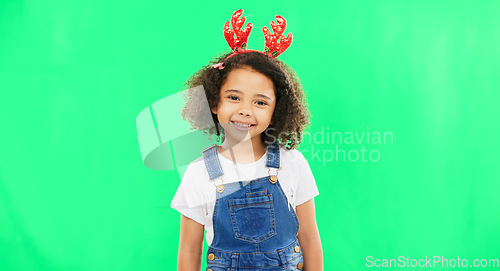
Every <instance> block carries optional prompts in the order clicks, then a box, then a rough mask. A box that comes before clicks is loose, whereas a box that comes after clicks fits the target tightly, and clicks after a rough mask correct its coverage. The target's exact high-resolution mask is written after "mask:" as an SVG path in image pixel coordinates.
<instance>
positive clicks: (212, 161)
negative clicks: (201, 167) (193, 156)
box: [201, 144, 224, 180]
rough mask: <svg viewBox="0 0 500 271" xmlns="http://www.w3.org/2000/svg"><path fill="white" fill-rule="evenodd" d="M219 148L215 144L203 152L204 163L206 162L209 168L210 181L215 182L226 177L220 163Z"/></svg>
mask: <svg viewBox="0 0 500 271" xmlns="http://www.w3.org/2000/svg"><path fill="white" fill-rule="evenodd" d="M217 147H218V145H217V144H214V145H212V146H210V147H208V148H206V149H204V150H203V151H202V152H201V153H203V161H204V162H205V167H206V168H207V172H208V176H209V177H210V180H215V179H217V178H219V177H220V176H222V175H224V172H223V171H222V166H221V164H220V161H219V156H218V151H217Z"/></svg>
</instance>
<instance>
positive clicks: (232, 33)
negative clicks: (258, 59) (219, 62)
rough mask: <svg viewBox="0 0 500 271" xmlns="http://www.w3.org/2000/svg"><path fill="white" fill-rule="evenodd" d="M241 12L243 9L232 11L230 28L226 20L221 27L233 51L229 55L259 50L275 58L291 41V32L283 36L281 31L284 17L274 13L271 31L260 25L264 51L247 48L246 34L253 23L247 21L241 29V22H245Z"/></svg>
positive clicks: (283, 26) (250, 29)
mask: <svg viewBox="0 0 500 271" xmlns="http://www.w3.org/2000/svg"><path fill="white" fill-rule="evenodd" d="M241 14H243V10H242V9H239V10H237V11H235V12H234V13H233V16H232V17H231V26H232V29H230V28H229V22H226V23H225V24H224V27H223V33H224V37H225V38H226V41H227V44H229V47H231V50H233V51H234V53H233V54H232V55H230V56H228V58H229V57H231V56H233V55H235V54H240V53H245V52H259V53H263V54H266V55H268V56H270V57H273V58H276V57H277V56H279V55H280V54H281V53H283V52H284V51H285V50H286V49H287V48H288V47H289V46H290V44H291V43H292V33H288V36H286V37H285V35H283V32H285V29H286V20H285V18H283V17H281V16H279V15H276V17H275V19H276V22H277V23H275V22H274V21H271V28H272V29H273V33H271V32H270V31H269V29H267V27H266V26H264V27H262V32H264V39H265V47H264V51H263V52H261V51H256V50H247V41H248V36H249V35H250V31H252V27H253V25H252V24H251V23H248V24H247V26H245V28H243V29H242V27H243V24H244V23H245V16H243V17H241V19H239V17H240V16H241Z"/></svg>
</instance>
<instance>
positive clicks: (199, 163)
mask: <svg viewBox="0 0 500 271" xmlns="http://www.w3.org/2000/svg"><path fill="white" fill-rule="evenodd" d="M204 175H207V172H206V170H205V162H204V160H203V156H199V157H198V158H196V159H195V160H193V161H192V162H191V163H189V165H188V166H187V168H186V171H185V172H184V175H183V177H182V180H183V181H184V180H188V179H198V180H200V179H203V176H204ZM200 177H201V178H200ZM207 177H208V175H207Z"/></svg>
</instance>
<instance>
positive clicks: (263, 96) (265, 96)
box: [224, 89, 272, 101]
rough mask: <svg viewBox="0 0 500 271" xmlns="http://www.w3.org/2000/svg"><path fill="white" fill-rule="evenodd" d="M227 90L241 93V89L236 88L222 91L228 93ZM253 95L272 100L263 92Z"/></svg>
mask: <svg viewBox="0 0 500 271" xmlns="http://www.w3.org/2000/svg"><path fill="white" fill-rule="evenodd" d="M228 92H229V93H231V92H234V93H238V94H243V92H242V91H240V90H237V89H226V91H224V93H228ZM255 96H257V97H261V98H264V99H267V100H269V101H272V99H271V98H270V97H269V96H267V95H264V94H260V93H259V94H255Z"/></svg>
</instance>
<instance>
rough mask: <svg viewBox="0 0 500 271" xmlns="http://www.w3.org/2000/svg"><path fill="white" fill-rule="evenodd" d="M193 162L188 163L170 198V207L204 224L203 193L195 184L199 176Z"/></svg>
mask: <svg viewBox="0 0 500 271" xmlns="http://www.w3.org/2000/svg"><path fill="white" fill-rule="evenodd" d="M197 176H198V174H197V173H196V170H195V167H194V165H193V164H190V165H189V166H188V167H187V169H186V172H185V173H184V176H183V177H182V180H181V183H180V185H179V188H177V192H176V193H175V195H174V198H173V199H172V202H171V204H170V207H171V208H173V209H175V210H177V211H178V212H179V213H181V214H183V215H184V216H186V217H189V218H191V219H192V220H194V221H196V222H198V223H200V224H202V225H205V213H206V210H205V208H206V206H205V205H204V203H203V198H204V197H203V193H202V191H201V187H200V185H198V184H197V181H199V176H198V178H197Z"/></svg>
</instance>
